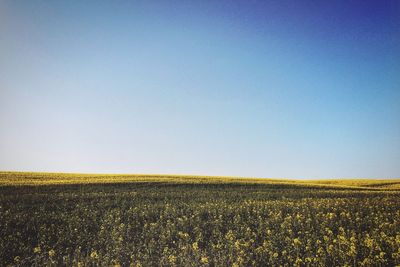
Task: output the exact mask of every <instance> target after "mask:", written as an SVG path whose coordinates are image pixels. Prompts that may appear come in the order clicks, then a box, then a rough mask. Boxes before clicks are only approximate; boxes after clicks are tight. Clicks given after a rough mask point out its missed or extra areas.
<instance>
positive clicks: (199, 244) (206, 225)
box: [0, 181, 400, 266]
mask: <svg viewBox="0 0 400 267" xmlns="http://www.w3.org/2000/svg"><path fill="white" fill-rule="evenodd" d="M0 191H1V193H0V261H1V264H0V265H2V266H4V265H6V266H7V265H9V266H26V265H53V266H60V265H64V266H93V265H101V266H110V265H114V266H118V265H120V266H279V265H282V266H395V265H399V264H400V192H398V191H368V190H359V189H357V190H356V189H337V188H336V189H331V188H329V187H324V188H318V187H315V188H309V187H306V186H304V187H301V186H300V187H296V186H293V185H279V186H274V185H273V184H272V185H271V184H265V185H263V184H251V183H246V184H240V183H234V182H226V183H205V182H201V183H197V184H196V183H190V184H185V183H173V182H168V183H151V182H147V183H146V182H143V181H140V182H131V183H126V184H91V185H84V184H82V185H46V186H3V187H0Z"/></svg>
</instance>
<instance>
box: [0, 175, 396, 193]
mask: <svg viewBox="0 0 400 267" xmlns="http://www.w3.org/2000/svg"><path fill="white" fill-rule="evenodd" d="M139 182H146V183H180V184H202V183H207V184H260V185H281V186H295V187H317V188H318V187H321V186H323V187H329V188H341V187H345V188H346V187H349V188H356V189H376V190H384V189H387V190H397V189H400V179H340V180H338V179H325V180H293V179H272V178H251V177H249V178H246V177H226V176H193V175H163V174H80V173H45V172H0V186H5V185H56V184H59V185H63V184H96V183H100V184H106V183H109V184H112V183H139Z"/></svg>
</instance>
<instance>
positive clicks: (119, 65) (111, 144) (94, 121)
mask: <svg viewBox="0 0 400 267" xmlns="http://www.w3.org/2000/svg"><path fill="white" fill-rule="evenodd" d="M399 44H400V2H399V1H311V0H306V1H294V0H293V1H287V0H283V1H226V0H223V1H177V0H173V1H18V0H17V1H9V0H0V170H15V171H57V172H89V173H166V174H198V175H229V176H253V177H282V178H300V179H302V178H341V177H359V178H400V45H399Z"/></svg>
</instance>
